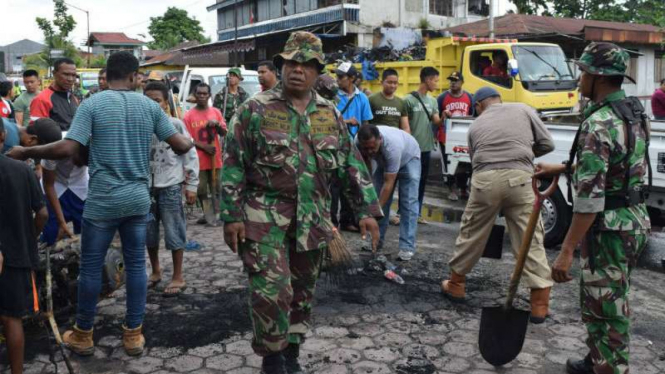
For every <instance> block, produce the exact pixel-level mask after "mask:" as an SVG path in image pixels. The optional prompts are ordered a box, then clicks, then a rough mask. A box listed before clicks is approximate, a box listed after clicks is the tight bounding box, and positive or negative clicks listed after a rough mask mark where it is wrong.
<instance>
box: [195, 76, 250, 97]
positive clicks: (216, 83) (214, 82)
mask: <svg viewBox="0 0 665 374" xmlns="http://www.w3.org/2000/svg"><path fill="white" fill-rule="evenodd" d="M243 78H245V79H244V80H242V81H241V82H240V87H242V88H243V89H244V90H245V91H246V92H247V95H249V97H252V96H254V94H256V93H257V92H259V91H261V85H260V84H259V76H258V75H245V76H244V77H243ZM208 80H209V82H210V83H209V84H210V88H211V91H212V94H213V96H214V95H215V94H216V93H217V92H219V91H221V90H222V88H223V87H224V85H225V84H226V76H224V75H212V76H210V78H208Z"/></svg>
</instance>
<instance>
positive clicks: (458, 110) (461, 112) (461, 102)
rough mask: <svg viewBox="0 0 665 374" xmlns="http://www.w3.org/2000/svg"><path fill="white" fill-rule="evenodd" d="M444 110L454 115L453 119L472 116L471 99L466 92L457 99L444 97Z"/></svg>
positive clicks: (449, 95)
mask: <svg viewBox="0 0 665 374" xmlns="http://www.w3.org/2000/svg"><path fill="white" fill-rule="evenodd" d="M441 108H442V109H443V110H447V111H449V112H450V113H452V115H453V117H466V116H470V115H471V99H470V98H469V95H467V94H466V92H462V96H460V97H455V96H453V95H452V94H448V95H446V96H445V97H444V99H443V103H442V104H441Z"/></svg>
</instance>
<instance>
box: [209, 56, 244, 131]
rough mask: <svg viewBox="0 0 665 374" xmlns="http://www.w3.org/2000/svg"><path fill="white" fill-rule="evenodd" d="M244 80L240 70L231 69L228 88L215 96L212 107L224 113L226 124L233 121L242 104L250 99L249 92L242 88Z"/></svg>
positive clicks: (228, 76)
mask: <svg viewBox="0 0 665 374" xmlns="http://www.w3.org/2000/svg"><path fill="white" fill-rule="evenodd" d="M242 80H244V78H243V77H242V73H241V72H240V68H231V69H229V72H228V73H227V74H226V86H225V87H223V88H222V89H221V90H220V91H219V92H218V93H217V95H215V99H214V100H213V101H212V106H213V107H215V108H217V109H219V110H220V111H221V112H222V114H223V115H224V121H226V123H229V122H230V121H231V118H232V117H233V115H234V114H235V113H236V111H237V110H238V107H239V106H240V104H242V103H244V102H245V100H247V98H248V97H249V95H248V94H247V91H245V89H244V88H242V87H240V82H241V81H242Z"/></svg>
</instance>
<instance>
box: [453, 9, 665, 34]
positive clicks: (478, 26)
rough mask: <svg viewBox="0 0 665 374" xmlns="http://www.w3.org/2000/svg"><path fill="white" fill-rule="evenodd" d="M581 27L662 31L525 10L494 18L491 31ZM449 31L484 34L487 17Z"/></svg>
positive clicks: (549, 30)
mask: <svg viewBox="0 0 665 374" xmlns="http://www.w3.org/2000/svg"><path fill="white" fill-rule="evenodd" d="M585 28H596V29H606V30H616V31H629V32H643V33H662V32H663V29H662V28H659V27H656V26H652V25H640V24H635V23H622V22H608V21H594V20H586V19H574V18H560V17H544V16H534V15H527V14H507V15H505V16H502V17H497V18H495V19H494V32H495V35H496V36H497V37H508V36H509V37H516V36H525V35H538V34H540V35H545V34H565V35H581V34H584V33H585V31H584V29H585ZM446 31H450V32H451V33H453V34H457V35H460V34H461V35H466V36H487V35H488V34H489V22H488V21H487V20H482V21H477V22H472V23H467V24H464V25H459V26H455V27H450V28H448V29H446Z"/></svg>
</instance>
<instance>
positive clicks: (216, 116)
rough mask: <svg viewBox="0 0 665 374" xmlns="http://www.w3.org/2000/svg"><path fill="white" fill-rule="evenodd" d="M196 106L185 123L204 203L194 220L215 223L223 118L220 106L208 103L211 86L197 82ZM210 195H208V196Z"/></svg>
mask: <svg viewBox="0 0 665 374" xmlns="http://www.w3.org/2000/svg"><path fill="white" fill-rule="evenodd" d="M194 96H195V97H196V106H195V107H194V108H192V109H191V110H190V111H188V112H187V113H185V118H183V122H185V126H187V131H188V132H189V133H190V135H191V136H192V138H194V146H196V151H197V153H198V155H199V189H198V196H199V200H200V201H201V205H202V206H203V217H201V218H200V219H199V220H198V221H197V222H196V223H198V224H202V225H203V224H208V225H211V226H217V225H218V220H217V217H216V214H215V212H216V211H217V209H218V204H217V203H216V202H217V199H218V198H219V191H220V181H219V177H220V174H221V173H220V169H221V167H222V152H221V149H222V147H221V145H220V141H219V136H224V135H226V122H224V117H222V112H220V111H219V109H217V108H214V107H210V106H209V105H208V101H209V100H210V86H209V85H208V84H207V83H200V84H199V85H198V86H196V90H195V91H194ZM208 196H210V197H208Z"/></svg>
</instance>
